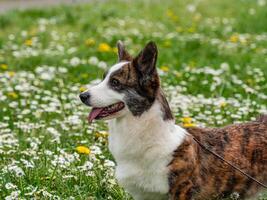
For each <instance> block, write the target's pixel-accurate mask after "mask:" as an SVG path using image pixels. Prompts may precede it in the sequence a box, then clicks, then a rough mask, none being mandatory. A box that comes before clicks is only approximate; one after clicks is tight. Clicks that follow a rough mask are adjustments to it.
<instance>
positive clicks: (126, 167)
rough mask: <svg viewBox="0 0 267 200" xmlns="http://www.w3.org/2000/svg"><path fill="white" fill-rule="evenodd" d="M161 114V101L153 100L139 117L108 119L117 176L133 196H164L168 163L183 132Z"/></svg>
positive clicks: (111, 149) (137, 197) (181, 140)
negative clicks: (147, 109) (152, 103)
mask: <svg viewBox="0 0 267 200" xmlns="http://www.w3.org/2000/svg"><path fill="white" fill-rule="evenodd" d="M161 116H162V112H161V109H160V104H159V103H158V102H155V103H154V105H153V106H152V107H151V108H150V109H149V111H147V112H146V113H143V114H142V115H141V117H134V116H132V115H131V114H129V115H126V116H124V117H122V118H119V119H114V120H111V121H110V122H109V129H110V136H109V149H110V151H111V153H112V154H113V156H114V158H115V160H116V162H117V167H116V178H117V179H118V181H119V183H120V184H121V185H122V186H123V187H124V188H125V189H126V190H127V191H128V192H129V193H130V194H132V195H133V197H134V198H135V199H140V200H141V199H142V200H145V199H146V200H150V199H151V200H152V199H153V200H156V199H167V193H168V190H169V187H168V169H167V165H168V164H169V162H170V161H171V159H172V154H173V151H174V150H175V149H176V148H177V147H178V146H179V145H180V144H181V143H182V142H183V140H184V137H185V136H186V131H185V130H184V129H182V128H181V127H179V126H176V125H175V124H174V122H173V121H164V120H163V119H162V117H161Z"/></svg>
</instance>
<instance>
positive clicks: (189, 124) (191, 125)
mask: <svg viewBox="0 0 267 200" xmlns="http://www.w3.org/2000/svg"><path fill="white" fill-rule="evenodd" d="M183 127H186V128H189V127H196V124H194V123H188V124H183Z"/></svg>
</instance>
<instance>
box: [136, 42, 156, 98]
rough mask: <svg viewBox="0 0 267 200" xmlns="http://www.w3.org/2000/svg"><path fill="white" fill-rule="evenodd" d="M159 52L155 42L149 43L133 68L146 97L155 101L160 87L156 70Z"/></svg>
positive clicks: (137, 57)
mask: <svg viewBox="0 0 267 200" xmlns="http://www.w3.org/2000/svg"><path fill="white" fill-rule="evenodd" d="M157 56H158V50H157V46H156V44H155V43H154V42H149V43H148V44H147V45H146V46H145V48H144V49H143V50H142V51H141V52H140V53H139V54H138V56H136V57H135V58H134V60H133V66H134V67H135V69H136V70H137V72H138V76H139V78H138V80H139V84H140V86H141V88H142V89H143V90H144V93H145V94H146V96H147V97H148V98H149V99H150V100H151V101H153V100H154V99H155V97H156V94H157V91H158V89H159V86H160V81H159V76H158V73H157V69H156V62H157Z"/></svg>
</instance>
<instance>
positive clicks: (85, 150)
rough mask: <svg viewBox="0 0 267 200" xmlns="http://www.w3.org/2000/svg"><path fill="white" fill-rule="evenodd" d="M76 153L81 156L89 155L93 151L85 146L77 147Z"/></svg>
mask: <svg viewBox="0 0 267 200" xmlns="http://www.w3.org/2000/svg"><path fill="white" fill-rule="evenodd" d="M76 151H77V152H78V153H80V154H87V155H89V154H90V153H91V150H90V149H89V148H88V147H85V146H77V147H76Z"/></svg>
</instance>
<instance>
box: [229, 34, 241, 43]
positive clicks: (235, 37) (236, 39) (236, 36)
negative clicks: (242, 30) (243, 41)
mask: <svg viewBox="0 0 267 200" xmlns="http://www.w3.org/2000/svg"><path fill="white" fill-rule="evenodd" d="M238 41H239V37H238V35H237V34H234V35H232V36H231V37H230V42H233V43H237V42H238Z"/></svg>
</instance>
